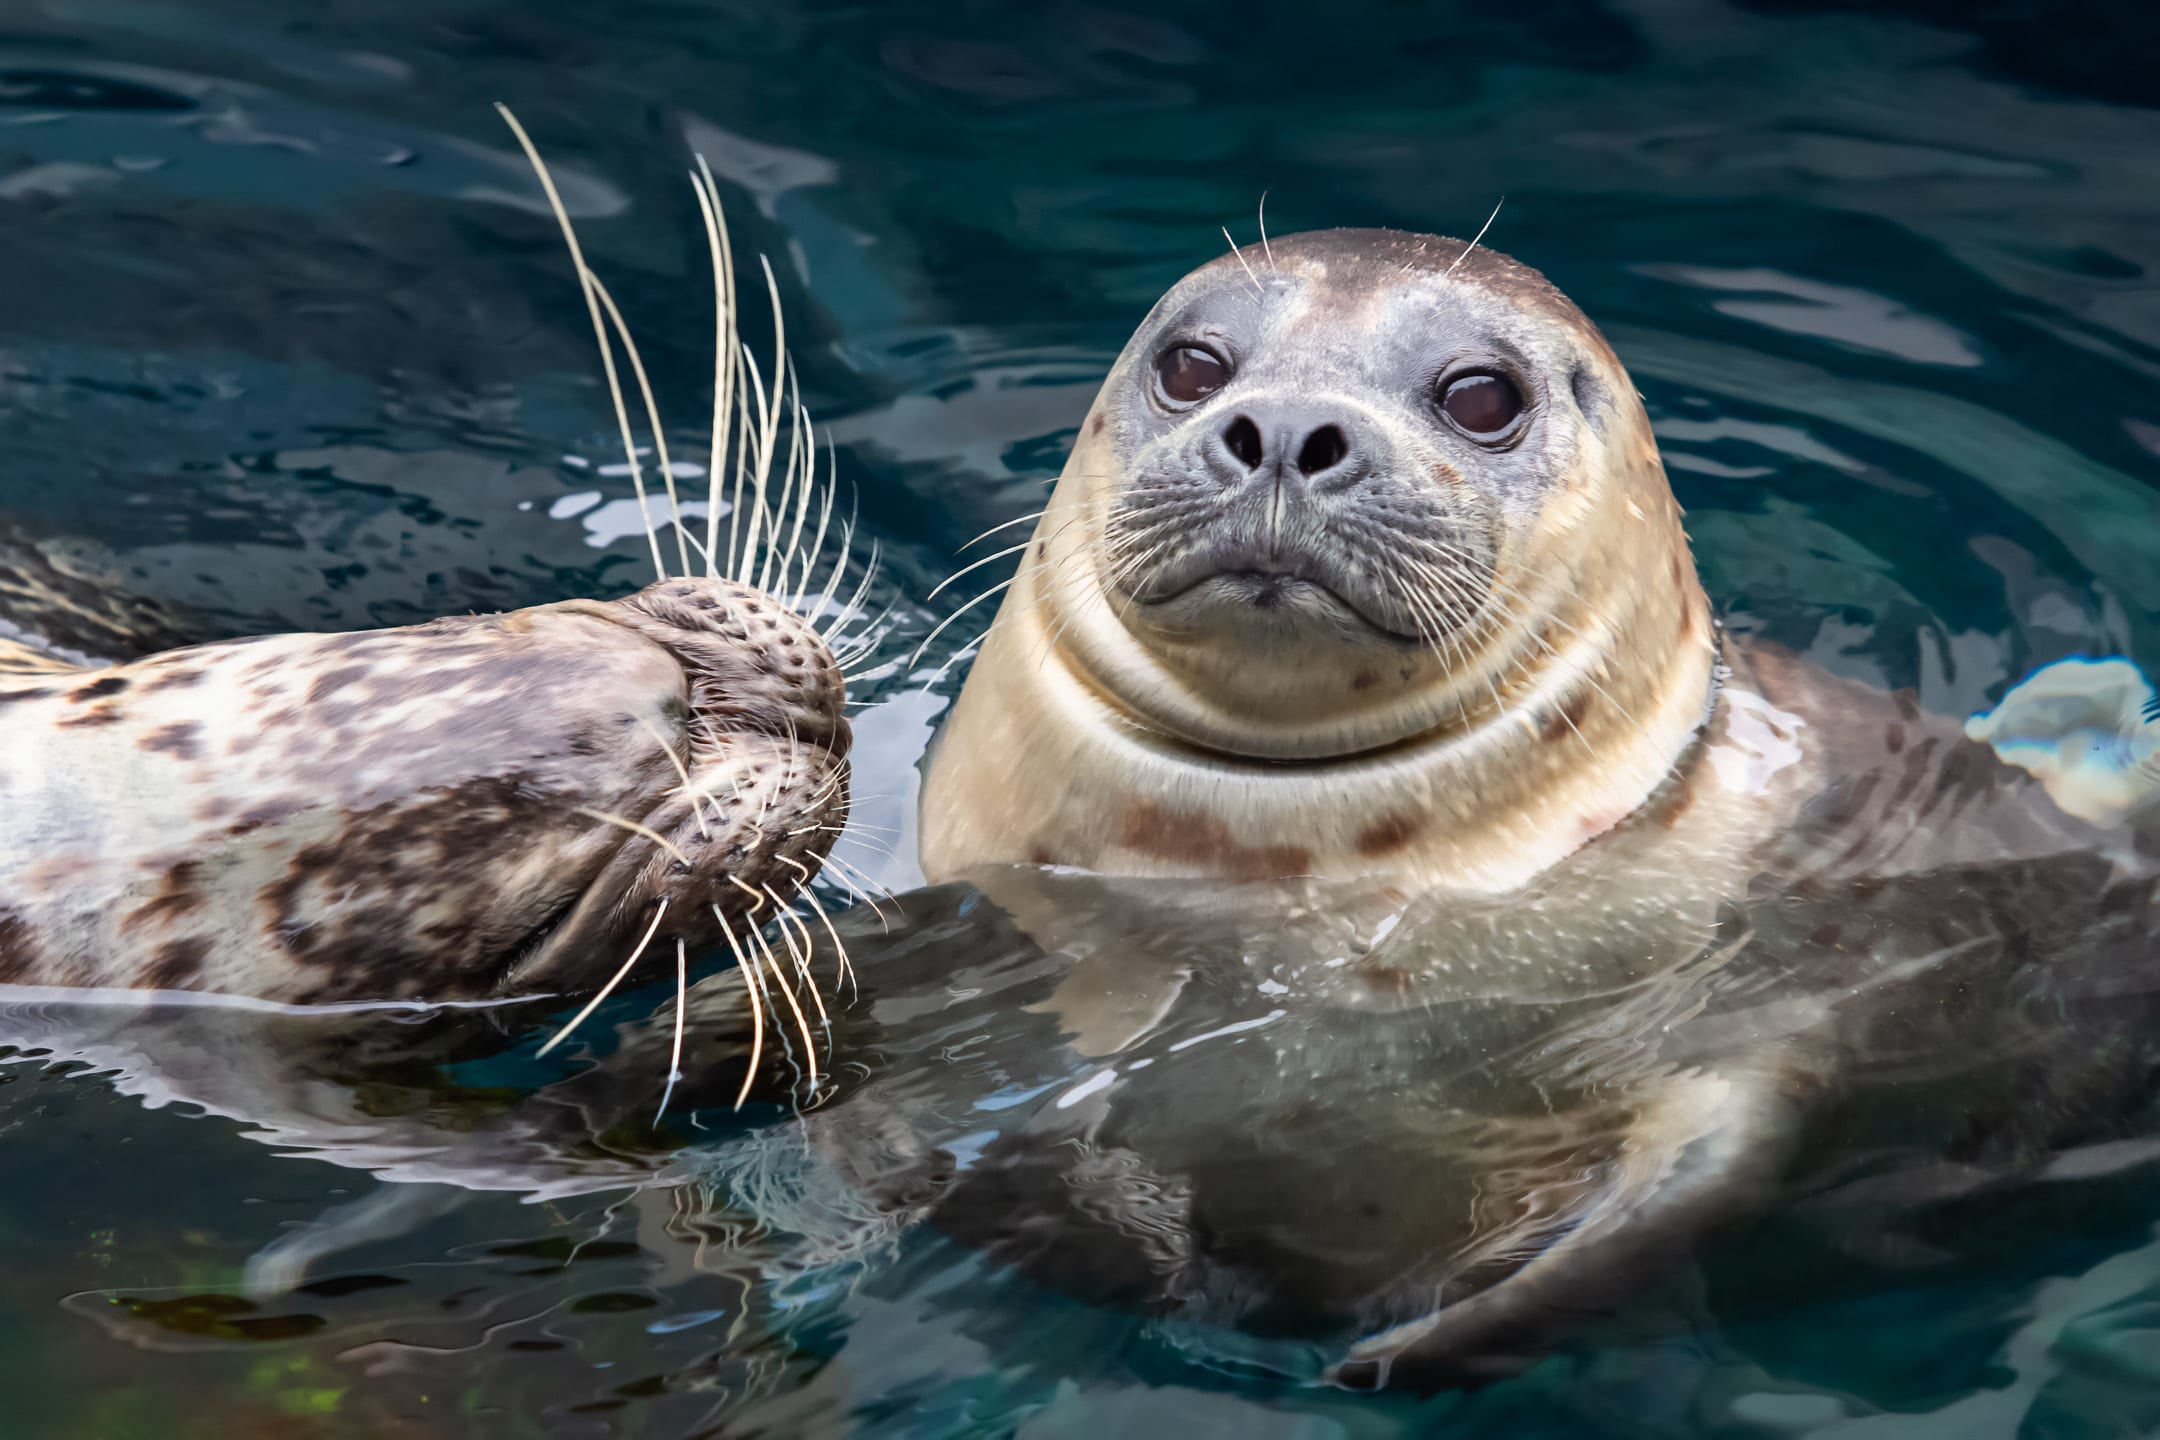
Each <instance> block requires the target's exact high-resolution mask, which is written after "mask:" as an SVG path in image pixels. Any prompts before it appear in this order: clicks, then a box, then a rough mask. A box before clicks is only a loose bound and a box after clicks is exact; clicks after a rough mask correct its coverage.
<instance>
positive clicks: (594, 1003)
mask: <svg viewBox="0 0 2160 1440" xmlns="http://www.w3.org/2000/svg"><path fill="white" fill-rule="evenodd" d="M666 914H667V900H666V899H665V898H664V897H663V898H662V899H661V901H660V904H659V906H658V907H657V908H656V909H655V910H654V911H653V917H652V924H650V925H648V926H646V927H645V938H644V939H642V940H640V941H638V942H637V948H636V949H635V950H632V951H631V952H630V958H629V959H627V960H625V961H623V963H622V969H620V970H617V971H616V972H615V974H614V977H613V978H612V979H610V980H609V981H608V982H607V984H605V985H603V986H601V987H600V993H599V994H597V995H595V996H593V997H592V999H590V1000H588V1001H586V1002H585V1008H584V1009H582V1010H580V1011H578V1012H577V1014H575V1015H573V1016H571V1017H570V1023H569V1024H567V1025H565V1026H563V1027H562V1029H560V1030H558V1031H556V1032H555V1038H554V1039H552V1040H550V1041H548V1042H547V1044H545V1045H542V1046H541V1047H540V1048H539V1050H538V1051H536V1052H534V1055H533V1058H534V1059H535V1060H538V1059H540V1058H542V1057H543V1056H545V1055H546V1054H547V1053H548V1051H550V1050H553V1049H554V1048H555V1047H556V1046H557V1045H560V1044H562V1042H563V1041H565V1040H567V1039H569V1038H570V1032H571V1031H573V1030H575V1029H577V1028H578V1026H580V1025H582V1024H584V1023H585V1017H586V1016H588V1015H590V1014H592V1013H593V1011H595V1010H597V1009H599V1008H600V1004H601V1002H602V1001H604V1000H606V999H607V997H608V996H610V995H612V994H614V993H615V987H616V986H618V985H620V984H622V982H623V978H624V977H625V976H627V975H628V974H629V973H630V970H631V967H632V966H634V965H636V964H637V962H638V957H639V956H640V955H643V954H644V953H645V947H646V946H647V945H650V944H652V937H653V936H654V935H655V934H657V933H659V930H660V921H661V919H662V917H664V916H665V915H666Z"/></svg>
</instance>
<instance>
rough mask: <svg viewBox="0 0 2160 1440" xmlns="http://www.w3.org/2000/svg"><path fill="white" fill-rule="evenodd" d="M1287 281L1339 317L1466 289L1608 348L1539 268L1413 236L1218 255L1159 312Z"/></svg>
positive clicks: (1351, 233) (1330, 240) (1335, 235)
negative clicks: (1408, 295) (1225, 291)
mask: <svg viewBox="0 0 2160 1440" xmlns="http://www.w3.org/2000/svg"><path fill="white" fill-rule="evenodd" d="M1271 276H1287V277H1290V278H1293V279H1295V280H1297V281H1299V282H1301V284H1302V285H1303V286H1304V287H1306V288H1308V289H1309V290H1310V292H1311V293H1312V295H1313V298H1314V299H1315V300H1316V301H1318V302H1319V303H1320V304H1321V306H1322V307H1323V308H1324V309H1325V310H1327V311H1329V312H1331V313H1334V314H1338V315H1353V314H1358V313H1361V312H1364V311H1366V310H1367V308H1368V307H1370V306H1371V305H1372V304H1373V303H1374V302H1375V301H1376V300H1378V299H1379V298H1380V297H1383V296H1387V295H1393V294H1400V293H1401V292H1402V291H1404V290H1405V289H1412V290H1423V289H1426V288H1428V287H1430V288H1432V289H1436V290H1444V289H1450V288H1460V289H1461V290H1464V291H1475V292H1477V294H1478V295H1479V297H1480V299H1481V300H1483V301H1485V302H1487V303H1490V302H1492V301H1498V302H1499V303H1500V304H1502V305H1503V306H1506V307H1507V308H1510V309H1513V310H1515V311H1517V312H1519V313H1522V314H1525V315H1528V316H1534V317H1536V318H1537V319H1539V320H1542V321H1544V322H1546V323H1547V324H1549V325H1553V326H1556V327H1558V328H1560V329H1564V330H1570V331H1580V332H1583V333H1584V335H1585V337H1586V338H1588V339H1590V342H1591V343H1592V344H1593V345H1595V346H1598V347H1600V348H1602V347H1603V339H1602V337H1600V336H1598V335H1597V330H1596V327H1594V326H1593V325H1591V323H1590V321H1589V319H1588V317H1586V316H1585V315H1584V314H1583V313H1582V311H1581V310H1579V309H1577V308H1576V306H1575V303H1574V302H1573V301H1572V300H1570V299H1568V297H1567V296H1566V295H1564V294H1563V293H1561V291H1560V290H1559V288H1558V287H1556V286H1555V285H1553V283H1552V282H1551V281H1549V280H1547V279H1546V278H1545V277H1544V276H1543V275H1541V274H1539V273H1538V272H1537V271H1536V270H1533V269H1531V268H1530V267H1529V266H1528V265H1525V264H1523V263H1521V262H1520V261H1518V260H1515V259H1512V258H1510V257H1509V256H1506V255H1503V254H1501V253H1500V252H1498V251H1497V250H1492V249H1488V248H1487V247H1485V246H1483V245H1479V246H1475V247H1473V246H1470V245H1467V244H1465V242H1463V241H1461V240H1454V239H1449V238H1448V237H1446V236H1443V235H1421V234H1417V233H1415V232H1413V231H1408V230H1354V229H1342V230H1310V231H1306V232H1304V233H1302V234H1296V235H1284V236H1280V237H1277V238H1274V239H1271V240H1270V241H1269V242H1268V244H1267V245H1266V247H1265V248H1263V247H1261V246H1258V245H1247V246H1245V247H1243V249H1242V250H1241V251H1240V252H1239V253H1237V254H1225V255H1221V256H1218V257H1216V258H1215V259H1213V260H1211V261H1209V262H1208V263H1207V264H1205V265H1203V266H1201V267H1200V268H1199V269H1197V270H1195V271H1193V272H1192V273H1191V274H1190V275H1188V276H1186V277H1185V279H1184V280H1182V281H1180V282H1179V283H1178V285H1177V286H1176V287H1175V288H1174V289H1173V290H1172V291H1171V292H1170V294H1169V295H1168V296H1166V297H1164V299H1165V304H1164V306H1163V307H1159V310H1158V313H1163V314H1167V313H1169V311H1170V310H1172V309H1175V308H1179V307H1181V306H1183V305H1186V304H1191V303H1193V302H1194V301H1196V300H1198V299H1200V297H1202V296H1203V295H1205V294H1207V293H1208V292H1210V291H1214V290H1217V289H1220V288H1224V287H1225V286H1227V287H1228V288H1229V289H1230V290H1231V291H1232V292H1233V293H1234V292H1235V291H1236V290H1237V289H1238V288H1239V287H1243V289H1244V292H1245V293H1246V294H1247V295H1251V294H1253V282H1254V279H1255V277H1257V278H1258V279H1259V281H1260V282H1261V284H1262V285H1263V286H1264V285H1265V284H1266V282H1267V281H1268V279H1269V278H1270V277H1271Z"/></svg>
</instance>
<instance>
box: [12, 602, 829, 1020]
mask: <svg viewBox="0 0 2160 1440" xmlns="http://www.w3.org/2000/svg"><path fill="white" fill-rule="evenodd" d="M0 726H4V727H5V730H6V733H7V735H8V737H9V743H8V746H7V748H6V751H5V753H4V754H0V810H4V811H5V813H6V814H7V815H8V817H9V824H10V826H11V829H12V831H13V836H12V841H11V843H10V844H9V845H8V846H7V847H5V849H4V850H0V982H6V983H18V984H35V985H89V986H121V987H150V988H157V989H187V990H213V991H221V992H226V993H235V994H244V995H250V996H254V997H256V998H260V999H270V1000H281V1001H328V1000H348V999H369V1000H382V999H391V998H400V997H413V998H424V999H428V1000H446V999H459V998H470V997H478V996H487V995H495V994H502V993H516V992H519V991H535V990H560V989H569V988H576V987H578V986H580V985H581V984H584V983H585V982H588V981H597V980H598V979H599V978H602V977H604V976H605V975H606V973H607V972H608V971H609V970H611V969H612V968H613V967H614V965H615V964H616V963H618V962H619V960H620V951H621V949H622V947H623V946H624V945H625V944H626V943H627V941H628V939H630V938H634V936H635V935H636V934H638V933H642V932H644V931H645V929H646V927H647V926H648V925H650V926H651V927H653V930H654V933H655V934H664V935H666V936H667V937H668V938H681V939H683V940H685V941H686V942H687V943H691V944H705V943H710V942H713V941H717V939H718V938H719V936H720V935H721V933H722V930H723V927H724V926H725V924H726V923H727V921H728V919H729V918H731V917H733V916H736V915H741V914H744V913H746V912H751V911H758V910H762V909H763V908H764V907H765V906H766V905H768V904H770V905H772V906H773V908H774V909H778V908H781V907H780V903H779V901H780V896H781V895H783V894H785V895H787V896H792V895H794V894H795V892H796V890H797V888H798V886H799V885H801V884H806V883H807V882H808V881H809V880H810V879H811V878H812V876H813V875H814V874H815V872H816V867H817V866H818V865H819V864H820V862H821V861H822V858H823V856H824V854H825V852H826V850H827V849H828V848H829V846H830V843H831V840H832V838H833V837H834V836H835V835H836V834H837V833H838V831H839V827H840V825H841V823H842V818H843V817H844V815H845V813H846V805H847V797H846V774H847V772H846V757H847V752H848V744H849V730H848V724H847V721H846V720H845V718H843V713H842V710H841V681H840V676H839V673H838V671H837V668H836V667H835V666H834V664H833V660H832V656H831V655H830V653H829V652H828V651H827V649H826V647H825V645H824V643H823V642H822V640H820V639H819V637H818V634H817V632H816V631H815V629H813V628H812V627H811V625H810V624H809V623H808V622H806V621H804V620H802V619H801V618H800V617H798V616H796V615H794V614H793V613H792V612H790V611H789V610H788V609H787V608H786V607H785V606H783V605H782V604H781V603H780V602H779V601H777V600H774V599H773V598H771V597H770V596H767V595H765V594H763V593H761V592H759V591H757V590H755V589H753V588H751V587H749V586H746V585H741V584H737V583H734V582H731V581H726V580H715V579H672V580H667V581H663V582H661V583H659V584H656V585H653V586H650V587H648V588H647V589H645V590H643V591H641V592H639V593H638V594H636V595H633V596H631V597H629V598H628V599H625V600H620V601H614V602H608V603H602V602H596V601H584V600H575V601H568V602H564V603H562V604H557V605H546V606H540V607H537V608H534V609H529V610H520V611H514V612H511V613H509V614H504V615H487V616H461V617H454V618H449V619H443V620H436V621H432V622H429V623H428V624H425V625H417V626H412V627H409V628H405V629H399V630H383V631H372V632H362V633H358V634H347V635H281V636H267V637H263V638H260V639H254V640H241V641H234V642H230V643H225V644H216V645H204V646H199V647H196V648H193V649H185V650H175V651H169V652H166V653H163V654H160V655H155V656H152V657H150V658H148V659H144V660H140V661H136V662H134V663H131V664H126V665H119V666H114V667H111V668H109V669H104V670H96V671H86V672H76V673H70V674H65V675H43V676H20V677H12V678H10V679H8V680H6V681H4V682H0ZM761 918H762V917H761Z"/></svg>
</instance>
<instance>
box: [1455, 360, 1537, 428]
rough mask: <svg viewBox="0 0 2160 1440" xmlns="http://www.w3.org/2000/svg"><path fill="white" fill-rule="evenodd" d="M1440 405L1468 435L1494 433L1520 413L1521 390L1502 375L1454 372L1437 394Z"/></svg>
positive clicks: (1510, 423) (1511, 421) (1512, 422)
mask: <svg viewBox="0 0 2160 1440" xmlns="http://www.w3.org/2000/svg"><path fill="white" fill-rule="evenodd" d="M1440 408H1441V409H1443V410H1445V411H1447V414H1448V419H1450V420H1453V421H1454V422H1455V423H1456V424H1457V425H1459V426H1461V427H1462V428H1463V429H1464V430H1466V431H1468V432H1469V433H1470V434H1472V435H1478V436H1492V435H1498V434H1499V433H1500V432H1501V431H1503V430H1505V429H1507V428H1508V426H1510V425H1512V424H1514V423H1515V417H1516V416H1518V415H1520V414H1522V392H1521V391H1520V390H1517V389H1516V388H1515V385H1514V382H1513V381H1511V380H1509V379H1508V378H1507V377H1506V376H1504V375H1490V374H1485V373H1482V372H1480V373H1478V374H1475V375H1458V376H1456V377H1455V378H1454V379H1453V380H1450V381H1448V384H1447V389H1446V390H1445V391H1443V392H1442V393H1441V396H1440Z"/></svg>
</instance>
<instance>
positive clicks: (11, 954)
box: [0, 907, 37, 985]
mask: <svg viewBox="0 0 2160 1440" xmlns="http://www.w3.org/2000/svg"><path fill="white" fill-rule="evenodd" d="M34 939H35V937H34V935H33V933H32V931H31V929H30V922H29V921H27V920H25V919H23V918H22V915H21V914H20V913H19V912H17V911H14V910H10V909H7V908H4V907H0V985H6V984H12V983H14V982H15V981H17V980H20V979H21V978H22V977H23V976H25V975H28V974H30V973H31V972H32V971H33V970H34V969H36V967H37V946H36V944H35V943H33V942H34Z"/></svg>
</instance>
